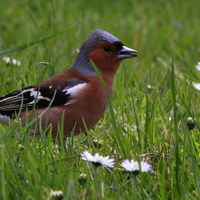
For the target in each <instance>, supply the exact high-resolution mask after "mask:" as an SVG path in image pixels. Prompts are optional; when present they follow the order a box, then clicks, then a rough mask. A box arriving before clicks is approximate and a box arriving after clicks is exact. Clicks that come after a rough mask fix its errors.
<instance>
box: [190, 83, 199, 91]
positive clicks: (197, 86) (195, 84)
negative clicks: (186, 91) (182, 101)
mask: <svg viewBox="0 0 200 200" xmlns="http://www.w3.org/2000/svg"><path fill="white" fill-rule="evenodd" d="M192 85H193V87H194V88H196V89H197V90H200V84H199V83H196V82H194V81H193V82H192Z"/></svg>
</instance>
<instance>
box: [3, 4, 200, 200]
mask: <svg viewBox="0 0 200 200" xmlns="http://www.w3.org/2000/svg"><path fill="white" fill-rule="evenodd" d="M0 13H1V15H0V16H1V17H0V66H1V67H0V71H1V73H0V85H1V87H0V96H3V95H4V94H7V93H9V92H12V91H14V90H17V89H19V88H21V87H25V86H29V85H32V84H36V83H38V82H41V81H42V80H45V79H46V78H48V77H51V76H53V75H56V74H58V73H60V72H62V71H65V70H67V69H69V68H70V67H71V66H72V65H73V63H74V61H75V59H76V56H77V52H78V50H79V49H80V47H81V45H82V43H83V41H84V40H85V38H86V36H87V35H88V33H89V32H90V31H91V30H93V29H96V28H98V29H103V30H106V31H108V32H110V33H112V34H113V35H115V36H116V37H117V38H119V39H120V40H121V41H122V42H123V43H124V44H125V45H126V46H128V47H130V48H133V49H135V50H137V51H138V52H139V56H138V57H137V58H134V59H128V60H125V61H123V63H122V65H121V67H120V68H119V70H118V72H117V74H116V77H115V83H114V87H115V91H114V95H113V98H112V101H111V103H110V105H109V108H108V109H107V111H106V113H105V115H104V116H103V118H102V119H101V120H100V121H99V123H98V124H97V125H96V126H95V127H94V128H93V129H91V130H89V131H88V132H87V134H85V135H83V134H80V135H79V136H75V137H73V136H72V137H71V138H69V139H68V142H67V150H66V153H65V152H64V149H63V145H61V146H60V147H59V148H58V146H57V145H55V143H54V142H53V141H52V139H51V137H50V136H49V137H47V138H45V137H43V138H40V139H38V138H33V140H32V141H30V137H29V135H30V130H29V127H30V124H29V125H27V126H26V127H22V126H21V124H20V122H19V121H13V122H12V123H11V124H10V126H4V125H1V124H0V199H3V200H5V199H37V200H38V199H49V200H50V199H200V123H199V120H198V119H199V115H200V113H199V101H200V99H199V98H200V91H198V90H197V89H196V88H194V87H193V82H196V83H200V72H199V71H198V70H197V69H196V68H195V66H197V64H198V62H200V40H199V33H200V26H199V20H200V1H195V0H191V1H183V0H177V1H172V0H169V1H164V0H160V1H159V0H153V1H145V0H135V1H131V0H127V1H119V0H115V1H89V0H83V1H76V0H74V1H68V0H65V1H64V0H58V1H54V0H48V1H47V0H43V1H39V0H36V1H26V0H21V1H12V0H1V6H0ZM5 57H9V58H10V60H11V61H12V60H13V59H16V60H17V61H19V62H18V63H15V61H14V63H12V62H10V63H6V58H5ZM7 59H8V58H7ZM7 62H8V60H7ZM41 62H42V63H41ZM47 63H49V64H47ZM189 117H190V120H189V119H188V118H189ZM41 134H45V130H44V131H43V132H41ZM58 137H60V138H61V139H62V129H61V130H60V131H59V133H58ZM84 151H89V152H90V153H91V154H92V155H95V153H99V154H100V155H102V156H109V157H110V158H111V159H115V166H114V167H113V168H109V167H106V166H99V167H98V168H97V169H96V168H95V166H94V165H92V163H91V162H87V161H85V160H83V159H81V154H82V153H83V152H84ZM126 159H129V160H131V159H134V160H135V161H138V163H141V161H145V162H147V163H149V164H150V165H151V170H150V171H149V172H142V171H141V170H140V171H139V172H138V173H134V172H127V171H126V170H125V169H124V168H123V167H122V165H121V164H122V162H123V161H124V160H126ZM56 192H57V194H55V193H56ZM60 193H62V195H61V194H60Z"/></svg>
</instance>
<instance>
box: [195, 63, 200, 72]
mask: <svg viewBox="0 0 200 200" xmlns="http://www.w3.org/2000/svg"><path fill="white" fill-rule="evenodd" d="M195 67H196V69H197V70H198V71H200V62H198V64H197V65H196V66H195Z"/></svg>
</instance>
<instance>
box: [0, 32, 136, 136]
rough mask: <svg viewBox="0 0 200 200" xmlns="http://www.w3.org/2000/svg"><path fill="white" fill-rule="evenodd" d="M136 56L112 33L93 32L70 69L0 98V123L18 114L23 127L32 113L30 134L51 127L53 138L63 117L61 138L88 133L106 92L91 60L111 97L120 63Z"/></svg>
mask: <svg viewBox="0 0 200 200" xmlns="http://www.w3.org/2000/svg"><path fill="white" fill-rule="evenodd" d="M137 55H138V52H137V51H135V50H133V49H131V48H128V47H126V46H124V44H123V43H122V42H121V41H120V40H119V39H118V38H116V37H115V36H113V35H112V34H110V33H108V32H106V31H103V30H99V29H96V30H93V31H91V32H90V34H89V35H88V36H87V39H86V40H85V41H84V43H83V45H82V46H81V49H80V52H79V53H78V56H77V59H76V61H75V63H74V64H73V66H72V67H71V68H70V69H68V70H67V71H64V72H62V73H60V74H58V75H55V76H53V77H51V78H49V79H47V80H45V81H43V82H42V83H38V84H36V85H32V86H28V87H25V88H21V89H19V90H16V91H14V92H12V93H9V94H6V95H4V96H2V97H0V123H2V124H7V125H8V124H9V122H10V119H14V118H16V117H17V115H19V118H20V120H21V122H22V125H23V126H25V125H26V122H27V120H28V119H30V118H31V114H32V116H33V118H34V117H38V119H37V120H36V121H35V122H34V124H33V126H32V130H31V131H32V133H33V132H36V133H39V125H41V127H42V128H43V129H45V128H46V127H47V126H48V125H52V137H54V138H55V137H56V136H57V130H58V126H60V124H61V121H62V116H63V115H64V123H63V130H64V133H63V134H64V137H69V136H71V133H72V131H73V133H74V135H77V134H79V133H81V132H84V131H85V125H86V127H87V129H88V130H89V129H91V128H92V127H93V126H94V125H95V124H96V123H97V122H98V121H99V119H100V118H101V117H102V116H103V114H104V112H105V111H106V109H107V107H108V100H107V96H106V92H105V90H104V88H103V85H102V83H101V81H100V80H99V77H98V76H97V74H96V72H95V70H94V67H93V65H92V63H91V61H92V62H93V63H94V65H95V66H96V67H97V69H98V71H99V72H100V74H101V76H102V78H103V80H104V82H105V85H106V88H107V91H108V93H109V95H110V97H111V98H112V95H113V82H114V76H115V73H116V71H117V69H118V67H119V66H120V64H121V62H122V60H123V59H127V58H132V57H135V56H137ZM49 105H50V106H49ZM48 106H49V109H47V108H48ZM33 108H34V109H33ZM45 110H46V111H45ZM43 112H44V113H43ZM42 113H43V114H42ZM41 114H42V115H41ZM39 115H40V116H39ZM33 118H32V119H33ZM83 119H84V122H83ZM84 123H85V125H84Z"/></svg>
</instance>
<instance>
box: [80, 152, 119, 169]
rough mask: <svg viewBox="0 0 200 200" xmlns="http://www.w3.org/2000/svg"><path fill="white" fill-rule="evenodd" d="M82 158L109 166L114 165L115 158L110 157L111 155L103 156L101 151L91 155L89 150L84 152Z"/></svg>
mask: <svg viewBox="0 0 200 200" xmlns="http://www.w3.org/2000/svg"><path fill="white" fill-rule="evenodd" d="M81 156H82V160H86V161H89V162H92V163H93V164H97V165H104V166H107V167H114V164H115V163H114V159H109V156H106V157H103V156H100V155H99V153H96V154H95V155H94V156H93V155H91V154H90V153H89V152H88V151H84V152H83V153H82V154H81Z"/></svg>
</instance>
